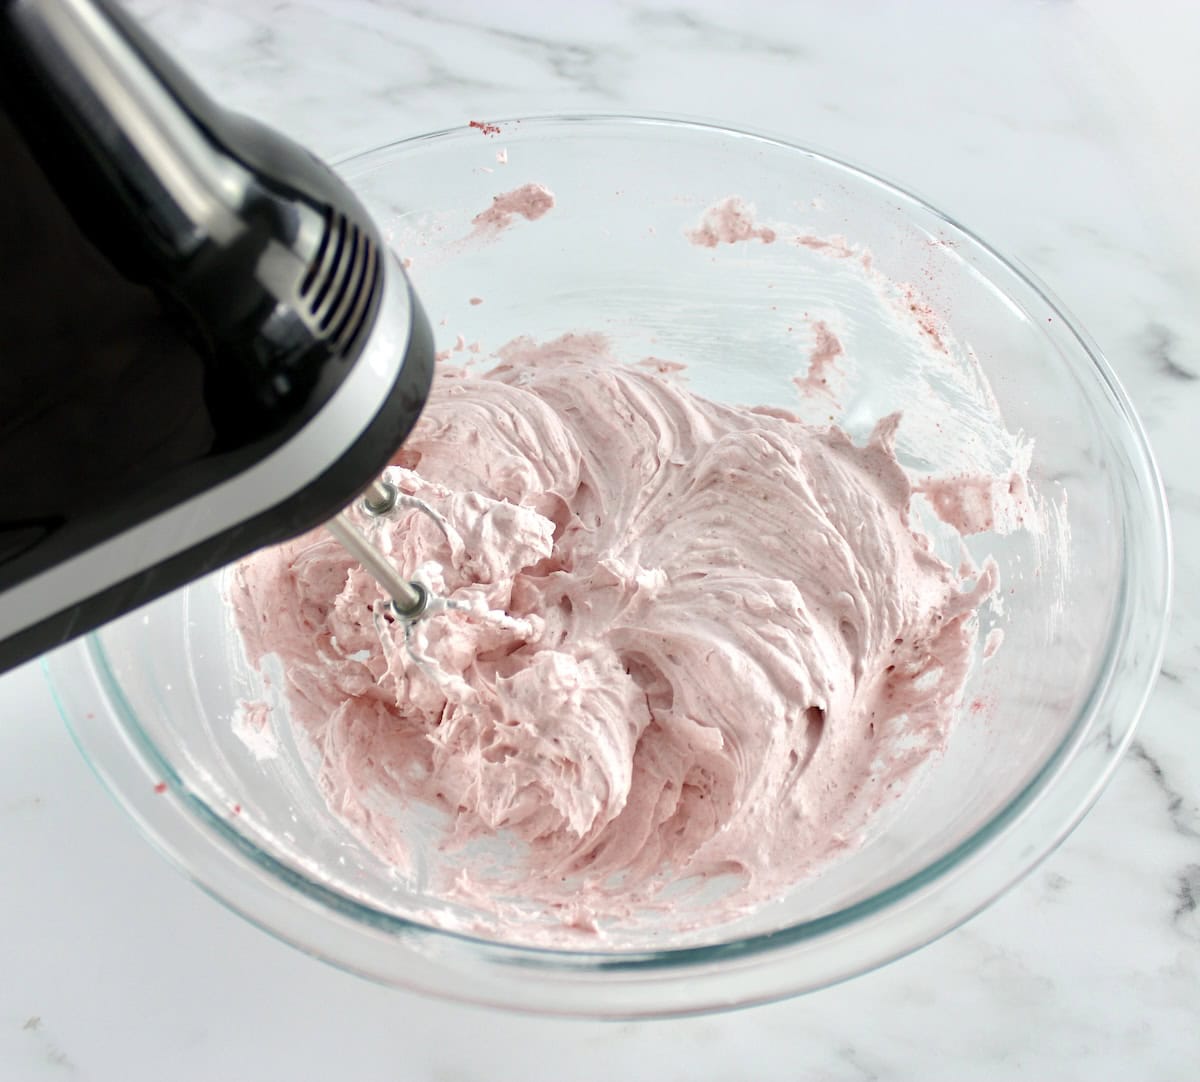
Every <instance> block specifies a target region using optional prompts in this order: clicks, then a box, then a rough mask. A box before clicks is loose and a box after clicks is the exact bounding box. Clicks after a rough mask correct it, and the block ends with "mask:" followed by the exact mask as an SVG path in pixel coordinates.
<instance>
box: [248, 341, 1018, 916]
mask: <svg viewBox="0 0 1200 1082" xmlns="http://www.w3.org/2000/svg"><path fill="white" fill-rule="evenodd" d="M498 356H499V363H498V364H496V366H495V367H493V368H492V369H491V370H490V371H487V372H486V373H477V372H472V371H468V370H466V369H463V368H455V367H449V366H445V365H443V366H442V367H441V369H440V372H439V375H438V377H437V383H436V386H435V388H434V390H433V393H432V394H431V396H430V398H429V403H428V405H427V407H426V410H425V414H424V416H423V417H422V419H421V421H420V423H419V425H418V427H417V429H416V430H415V431H414V433H413V434H412V436H411V437H410V438H409V440H408V442H407V443H406V444H405V445H404V447H403V449H402V450H401V451H400V453H399V454H398V455H397V457H396V459H395V460H394V463H393V468H392V469H390V470H389V471H388V474H387V477H388V478H389V479H390V480H391V481H392V482H393V483H394V484H395V485H397V487H398V488H399V489H400V490H401V491H402V492H403V493H405V494H406V495H407V496H410V497H413V498H414V499H413V500H409V501H408V505H407V506H405V507H404V508H402V509H398V510H397V511H396V512H394V513H393V514H392V515H390V516H388V517H387V518H386V519H381V520H377V521H375V522H371V521H369V520H367V519H366V518H365V517H364V518H363V519H362V520H361V522H362V525H363V528H364V529H365V530H367V531H368V533H369V534H370V536H371V537H372V538H373V540H374V541H375V543H376V544H377V545H379V546H380V547H381V548H382V549H383V550H384V551H385V552H387V553H388V554H390V556H391V558H392V559H393V560H394V561H395V563H396V564H397V566H398V567H399V568H400V570H401V571H402V572H403V573H404V574H406V575H410V576H413V577H415V578H417V579H419V580H421V581H422V582H424V583H426V584H427V585H428V586H429V587H430V589H431V590H432V591H433V592H434V593H436V594H438V595H440V596H442V597H445V598H448V599H451V600H452V601H456V602H461V603H462V604H463V608H462V609H459V610H452V611H444V612H440V613H438V614H436V615H433V616H430V617H427V618H426V619H424V620H422V621H420V622H419V623H418V624H416V625H414V626H413V628H412V629H411V633H410V638H409V641H408V642H407V643H406V641H405V632H404V628H403V627H402V625H401V624H400V623H399V622H397V621H394V620H393V619H392V617H391V616H390V615H388V613H387V607H386V599H385V598H384V597H383V595H382V594H381V591H380V589H379V587H378V586H377V585H376V583H375V581H374V580H373V579H372V578H370V577H369V576H368V575H367V574H366V572H364V571H363V570H362V569H361V568H359V567H358V566H357V565H356V564H355V563H354V562H353V561H352V559H351V558H350V556H349V555H348V554H347V553H346V552H345V551H344V550H343V549H342V548H341V547H340V546H339V545H338V544H337V543H336V542H334V541H333V539H332V538H331V537H329V536H328V535H326V534H324V533H323V532H319V531H318V532H315V533H311V534H308V535H306V536H304V537H301V538H298V539H297V540H295V541H292V542H289V543H287V544H285V545H282V546H279V547H277V548H275V549H271V550H267V551H264V552H260V553H258V554H256V555H254V556H252V557H250V558H249V559H247V560H246V561H244V562H243V563H242V564H241V565H240V566H239V567H238V568H237V569H236V571H235V573H234V575H233V578H232V582H231V587H230V592H231V600H232V602H233V605H234V611H235V614H236V622H237V626H238V628H239V630H240V632H241V635H242V638H243V642H244V644H245V647H246V650H247V653H248V656H249V658H250V660H251V661H252V662H253V663H254V664H256V665H259V664H261V663H262V661H263V659H264V658H265V657H266V656H268V655H276V656H277V657H278V659H279V661H280V663H281V664H280V668H281V669H282V671H283V672H284V673H285V674H286V681H287V684H286V687H285V689H284V694H285V698H286V703H287V706H288V710H289V720H290V723H291V724H292V725H293V726H294V727H295V728H296V729H297V730H298V731H300V732H301V733H302V734H306V735H307V737H308V738H309V742H310V743H311V745H312V747H313V748H314V749H316V753H317V755H316V763H317V766H316V768H315V769H316V771H317V777H318V781H319V784H320V786H321V788H322V791H323V793H324V795H325V797H326V799H327V800H328V802H329V806H330V807H331V809H332V810H333V811H334V812H335V813H337V814H339V815H341V816H343V817H345V818H346V819H347V820H348V821H349V822H351V823H352V824H353V825H354V826H355V827H356V829H357V830H358V831H359V833H360V834H361V835H362V836H363V837H364V838H366V839H367V840H368V841H369V842H370V843H371V844H373V845H374V846H375V847H376V849H377V850H378V851H379V852H381V853H386V854H389V855H390V856H391V857H392V858H393V859H395V860H396V861H397V863H398V864H400V865H401V866H403V864H404V853H405V851H406V848H407V841H406V838H405V836H404V832H403V831H402V830H401V829H400V828H399V827H398V826H397V822H398V821H399V820H398V816H397V815H396V814H395V812H396V809H401V810H403V809H406V808H413V807H418V806H419V807H424V808H426V809H430V808H432V809H436V810H437V811H438V812H439V813H440V816H441V822H442V823H443V825H444V837H443V839H442V850H443V852H444V853H446V854H451V855H452V854H454V853H460V854H461V853H463V852H471V851H473V850H471V846H472V845H473V844H474V843H476V842H478V840H480V839H488V838H493V837H497V836H498V837H501V838H505V839H508V840H509V841H511V842H512V843H513V849H512V850H511V852H514V853H516V854H517V856H516V858H515V859H507V860H495V861H492V862H489V861H488V860H487V859H484V858H483V857H481V858H480V859H479V861H478V862H477V863H475V864H471V865H470V866H464V865H463V864H461V863H459V864H455V863H454V861H453V860H452V859H451V857H450V856H448V857H447V871H446V873H445V881H444V882H441V883H438V882H434V883H433V884H432V887H433V889H434V890H435V891H438V890H440V891H441V892H442V894H443V896H445V897H453V896H455V895H456V894H457V895H458V896H459V897H466V896H468V895H469V896H470V897H471V898H472V899H473V900H474V902H475V903H476V904H478V903H479V899H480V898H487V897H489V896H491V897H495V898H500V897H502V896H503V897H508V898H514V897H520V898H522V899H525V900H527V901H530V900H531V901H532V902H534V903H536V904H537V905H539V906H542V907H544V908H545V909H546V910H550V911H558V912H561V913H562V914H564V915H563V917H562V919H563V921H564V923H572V924H573V925H574V926H575V927H583V928H590V929H595V928H597V927H599V928H603V927H604V926H605V924H606V922H609V923H611V922H612V921H614V920H619V919H621V918H625V917H628V916H630V915H631V914H632V913H634V911H635V910H636V908H637V907H638V906H642V905H650V906H654V905H667V904H674V902H673V901H668V897H669V898H672V899H673V898H674V897H675V894H676V890H675V888H676V887H678V885H679V884H680V883H681V882H682V881H687V883H690V884H692V885H704V884H705V883H708V882H710V881H712V880H713V879H720V880H722V881H723V882H727V884H728V886H727V888H726V891H725V895H724V898H723V900H722V901H721V903H720V913H722V914H724V915H732V914H734V913H737V912H741V911H744V910H745V909H746V908H748V907H751V906H753V905H755V904H758V903H761V902H763V901H766V900H769V899H770V898H772V897H774V896H776V895H778V894H779V893H781V892H783V891H784V890H785V889H786V888H787V887H788V886H790V885H791V884H793V883H794V882H796V881H797V880H798V879H799V878H801V877H802V876H804V875H805V874H807V873H809V872H811V871H812V870H813V869H814V868H816V867H817V866H818V865H819V864H820V863H821V862H823V861H825V860H827V859H828V858H829V857H830V856H831V855H832V854H834V853H836V852H837V851H838V850H840V849H842V848H844V847H846V846H848V845H852V844H854V842H855V840H856V838H857V836H858V834H859V833H860V831H861V829H862V827H863V824H864V823H865V822H866V820H867V819H868V817H869V816H870V814H871V813H872V812H873V811H875V810H877V809H878V808H879V807H880V806H881V805H882V804H883V803H884V802H885V801H886V800H888V799H890V798H891V797H892V796H893V795H894V794H895V791H896V788H897V783H898V782H899V781H901V780H902V779H904V778H905V777H906V776H907V775H908V774H909V773H910V772H911V771H912V770H913V768H915V767H916V766H917V765H919V764H920V763H921V762H922V761H924V760H925V759H926V758H928V756H929V755H930V754H931V753H932V752H934V751H936V750H937V749H938V748H939V747H940V746H941V745H942V743H943V740H944V738H945V736H946V733H947V729H948V727H949V726H950V725H951V722H952V720H953V718H954V715H955V712H956V708H957V707H958V705H959V700H960V697H961V695H962V690H963V684H964V681H965V679H966V674H967V671H968V668H969V666H970V664H971V657H972V653H973V647H974V642H975V637H976V618H975V612H976V610H977V608H978V607H979V605H980V604H981V602H982V601H983V600H984V599H985V598H986V597H987V596H988V595H989V594H990V593H991V592H992V591H993V590H994V588H995V585H996V582H995V578H996V573H995V568H994V565H993V564H991V563H990V562H989V563H987V564H985V565H984V568H983V569H982V571H978V572H976V571H973V570H971V569H969V568H964V569H963V571H964V572H969V575H968V577H967V578H965V579H964V578H961V577H960V572H958V571H955V570H954V569H952V568H951V567H950V566H948V565H947V564H946V563H944V562H943V561H942V560H941V559H939V558H938V557H937V556H935V555H934V554H933V551H932V546H931V544H930V542H929V541H928V540H927V539H926V538H925V537H924V536H923V535H922V534H921V533H920V532H918V531H917V530H916V528H915V527H914V525H913V524H912V523H911V522H910V518H909V503H910V499H911V498H912V496H913V488H912V485H911V484H910V482H909V480H908V478H907V477H906V475H905V473H904V471H903V470H902V469H901V468H900V466H899V465H898V464H897V462H896V459H895V457H894V455H893V450H892V442H893V436H894V432H895V429H896V426H897V423H898V417H897V416H891V417H888V418H885V419H884V420H882V421H881V422H880V423H879V424H878V426H877V427H876V429H875V431H874V433H873V435H872V436H871V437H870V439H869V440H868V441H866V443H865V444H864V445H862V446H858V445H856V444H855V443H853V442H852V441H851V439H850V438H849V437H848V436H847V435H845V434H844V433H843V432H842V431H841V430H839V429H838V428H827V429H817V428H813V427H810V426H808V425H806V424H804V423H802V422H800V421H798V420H796V419H795V418H793V417H791V416H789V415H788V414H786V413H784V412H782V411H779V410H773V409H770V410H769V409H755V408H745V407H733V406H728V405H720V404H717V403H715V402H711V401H707V400H705V399H703V398H701V397H698V396H697V395H695V394H693V393H691V392H689V391H688V390H687V389H686V388H685V387H683V386H682V385H681V384H680V383H679V382H678V381H676V380H675V379H674V378H673V376H672V373H671V372H670V370H665V371H664V370H657V369H656V366H655V365H631V366H627V365H623V364H620V363H618V362H617V361H616V360H615V359H614V358H613V357H612V356H611V354H610V349H609V345H608V343H607V342H606V340H605V339H604V338H603V337H601V336H598V335H567V336H565V337H563V338H560V339H557V340H555V341H551V342H547V343H544V344H536V343H534V342H531V341H529V340H528V339H519V340H517V341H515V342H513V343H510V345H509V346H507V347H505V348H504V349H502V350H500V351H499V354H498ZM415 501H423V503H424V504H425V505H427V507H428V508H429V511H430V512H431V513H426V512H425V511H423V510H422V509H421V508H420V506H418V505H417V503H416V502H415ZM435 878H436V874H435ZM668 888H670V889H669V890H668ZM580 913H583V914H584V916H583V917H582V918H581V917H580ZM568 916H569V919H568Z"/></svg>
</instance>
